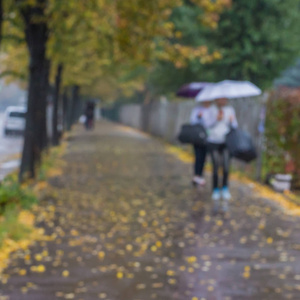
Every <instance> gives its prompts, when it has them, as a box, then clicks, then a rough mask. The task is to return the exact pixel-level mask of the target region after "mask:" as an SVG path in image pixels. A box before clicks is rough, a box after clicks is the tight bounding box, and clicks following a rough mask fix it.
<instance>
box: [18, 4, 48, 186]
mask: <svg viewBox="0 0 300 300" xmlns="http://www.w3.org/2000/svg"><path fill="white" fill-rule="evenodd" d="M45 2H46V0H39V1H38V4H37V5H36V6H27V5H24V6H23V7H22V9H21V14H22V17H23V19H24V23H25V36H26V42H27V46H28V49H29V56H30V65H29V87H28V103H27V116H26V127H25V140H24V147H23V154H22V162H21V168H20V173H19V180H20V181H22V180H23V179H24V176H25V175H26V177H29V178H33V177H34V176H35V166H36V162H37V161H39V160H40V157H41V151H42V149H44V148H45V147H46V145H47V134H46V103H47V102H46V100H47V89H48V75H49V61H47V59H46V43H47V39H48V28H47V24H46V23H43V22H32V18H43V17H44V5H45Z"/></svg>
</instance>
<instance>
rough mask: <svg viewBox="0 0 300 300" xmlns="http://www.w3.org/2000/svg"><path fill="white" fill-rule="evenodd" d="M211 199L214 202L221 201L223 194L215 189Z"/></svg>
mask: <svg viewBox="0 0 300 300" xmlns="http://www.w3.org/2000/svg"><path fill="white" fill-rule="evenodd" d="M211 199H212V200H213V201H219V200H220V199H221V193H220V191H219V189H214V190H213V193H212V195H211Z"/></svg>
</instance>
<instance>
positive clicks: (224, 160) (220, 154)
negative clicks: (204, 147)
mask: <svg viewBox="0 0 300 300" xmlns="http://www.w3.org/2000/svg"><path fill="white" fill-rule="evenodd" d="M208 149H209V153H210V155H211V160H212V165H213V179H212V181H213V182H212V184H213V189H216V188H218V187H219V169H220V167H222V169H223V181H222V187H227V186H228V177H229V168H230V154H229V151H228V149H227V147H226V145H225V144H213V143H210V144H208Z"/></svg>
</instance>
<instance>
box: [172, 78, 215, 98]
mask: <svg viewBox="0 0 300 300" xmlns="http://www.w3.org/2000/svg"><path fill="white" fill-rule="evenodd" d="M210 84H211V83H208V82H192V83H188V84H185V85H183V86H182V87H181V88H180V89H179V90H178V92H177V93H176V95H177V96H178V97H185V98H195V97H196V96H197V95H198V93H199V92H200V91H201V90H202V89H203V88H204V87H205V86H208V85H210Z"/></svg>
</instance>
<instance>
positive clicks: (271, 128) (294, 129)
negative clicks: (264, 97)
mask: <svg viewBox="0 0 300 300" xmlns="http://www.w3.org/2000/svg"><path fill="white" fill-rule="evenodd" d="M267 109H268V113H267V122H266V138H267V139H266V142H267V143H266V147H267V149H266V150H267V151H266V164H267V169H268V170H269V171H271V172H274V173H275V172H276V173H292V174H293V177H294V180H293V185H294V187H295V188H300V159H299V153H300V130H299V128H300V89H290V88H284V87H281V88H279V89H278V90H276V91H274V92H273V93H272V94H271V95H270V98H269V101H268V107H267Z"/></svg>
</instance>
